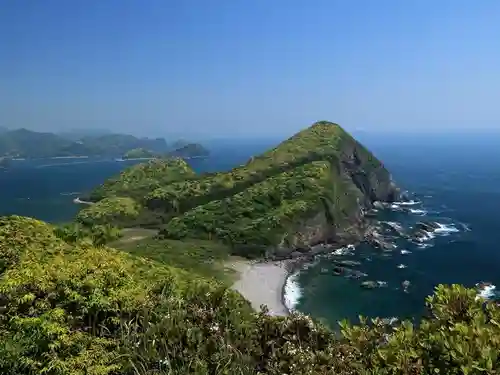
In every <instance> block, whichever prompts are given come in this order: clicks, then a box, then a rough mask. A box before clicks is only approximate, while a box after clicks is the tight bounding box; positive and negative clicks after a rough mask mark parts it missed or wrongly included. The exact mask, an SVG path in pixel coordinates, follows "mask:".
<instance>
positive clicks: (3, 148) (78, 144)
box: [0, 128, 207, 159]
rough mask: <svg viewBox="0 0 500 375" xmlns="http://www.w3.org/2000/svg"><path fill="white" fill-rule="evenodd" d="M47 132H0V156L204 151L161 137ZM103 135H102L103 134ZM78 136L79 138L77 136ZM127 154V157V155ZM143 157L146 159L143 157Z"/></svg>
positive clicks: (189, 154)
mask: <svg viewBox="0 0 500 375" xmlns="http://www.w3.org/2000/svg"><path fill="white" fill-rule="evenodd" d="M94 133H95V135H92V132H87V133H86V132H84V131H80V132H76V131H75V132H70V133H61V134H55V133H49V132H35V131H31V130H27V129H16V130H8V129H4V128H2V131H1V132H0V157H9V158H23V159H42V158H61V157H82V156H89V157H91V156H99V157H124V156H125V158H133V155H134V154H135V155H143V156H140V158H142V157H153V156H159V155H163V156H167V155H172V156H174V155H175V156H181V157H198V156H205V155H206V154H207V151H206V150H205V149H204V148H203V147H202V146H201V145H198V144H187V145H186V144H184V143H182V146H178V142H179V141H175V142H173V143H172V145H169V144H167V142H166V140H165V139H164V138H138V137H135V136H132V135H128V134H112V133H109V134H107V133H104V131H99V132H98V131H96V132H94ZM103 133H104V134H103ZM79 135H80V137H78V136H79ZM128 153H131V155H128ZM144 155H147V156H144Z"/></svg>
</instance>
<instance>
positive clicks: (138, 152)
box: [122, 148, 158, 160]
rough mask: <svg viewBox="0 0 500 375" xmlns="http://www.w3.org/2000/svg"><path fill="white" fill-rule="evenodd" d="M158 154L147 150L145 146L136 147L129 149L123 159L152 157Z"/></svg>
mask: <svg viewBox="0 0 500 375" xmlns="http://www.w3.org/2000/svg"><path fill="white" fill-rule="evenodd" d="M157 156H158V154H156V153H154V152H152V151H149V150H146V149H145V148H134V149H132V150H129V151H127V152H126V153H125V154H124V155H123V156H122V159H124V160H128V159H151V158H154V157H157Z"/></svg>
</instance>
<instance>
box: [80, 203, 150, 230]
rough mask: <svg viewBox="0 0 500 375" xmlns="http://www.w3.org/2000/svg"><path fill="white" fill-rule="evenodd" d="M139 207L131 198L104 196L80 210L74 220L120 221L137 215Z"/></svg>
mask: <svg viewBox="0 0 500 375" xmlns="http://www.w3.org/2000/svg"><path fill="white" fill-rule="evenodd" d="M140 210H141V207H140V206H139V204H138V203H137V202H136V201H134V200H133V199H132V198H128V197H111V198H104V199H102V200H100V201H99V202H97V203H96V204H92V205H90V206H88V207H86V208H84V209H83V210H81V211H80V212H79V213H78V215H77V216H76V221H77V222H80V223H82V224H85V225H93V224H106V223H121V222H124V221H127V220H129V219H135V218H136V217H137V216H139V211H140Z"/></svg>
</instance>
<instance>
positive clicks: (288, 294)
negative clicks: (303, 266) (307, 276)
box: [283, 272, 302, 312]
mask: <svg viewBox="0 0 500 375" xmlns="http://www.w3.org/2000/svg"><path fill="white" fill-rule="evenodd" d="M299 274H300V272H296V273H294V274H291V275H290V276H289V277H288V278H287V279H286V282H285V287H284V293H283V302H284V303H285V306H286V308H287V309H288V310H289V311H292V312H293V311H295V308H296V306H297V304H298V303H299V301H300V298H301V297H302V289H301V287H300V284H299V281H298V278H299Z"/></svg>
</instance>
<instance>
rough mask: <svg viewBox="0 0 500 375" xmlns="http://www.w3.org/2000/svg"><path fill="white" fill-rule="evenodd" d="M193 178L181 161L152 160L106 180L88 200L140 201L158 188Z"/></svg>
mask: <svg viewBox="0 0 500 375" xmlns="http://www.w3.org/2000/svg"><path fill="white" fill-rule="evenodd" d="M194 176H195V173H194V171H193V170H192V169H191V167H190V166H189V165H188V164H187V163H186V162H185V161H183V160H182V159H170V158H168V159H154V160H150V161H148V162H147V163H141V164H137V165H134V166H131V167H129V168H126V169H125V170H124V171H123V172H122V173H120V175H118V176H116V177H114V178H110V179H108V180H106V182H104V184H102V185H101V186H99V187H97V188H96V189H94V190H93V191H92V192H91V194H90V197H89V199H90V200H92V201H99V200H101V199H104V198H107V197H108V198H111V197H131V198H134V199H136V200H137V201H141V200H142V199H143V197H144V196H145V195H147V194H148V193H149V192H150V191H152V190H155V189H157V188H158V187H160V186H163V185H166V184H169V183H171V182H173V181H178V180H182V179H186V178H192V177H194Z"/></svg>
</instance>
